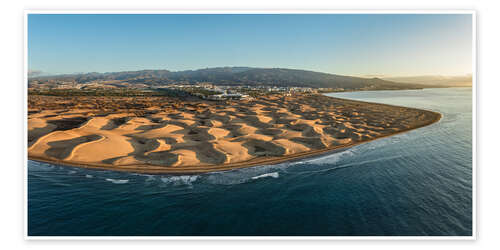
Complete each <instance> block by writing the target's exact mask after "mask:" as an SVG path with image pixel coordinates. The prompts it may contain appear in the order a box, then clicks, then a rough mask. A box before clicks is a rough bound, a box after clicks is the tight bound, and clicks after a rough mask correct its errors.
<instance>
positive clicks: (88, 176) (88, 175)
mask: <svg viewBox="0 0 500 250" xmlns="http://www.w3.org/2000/svg"><path fill="white" fill-rule="evenodd" d="M85 177H87V178H94V176H93V175H91V174H86V175H85Z"/></svg>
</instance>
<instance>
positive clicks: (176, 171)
mask: <svg viewBox="0 0 500 250" xmlns="http://www.w3.org/2000/svg"><path fill="white" fill-rule="evenodd" d="M337 99H343V98H337ZM345 100H350V99H345ZM350 101H353V100H350ZM357 102H361V101H357ZM365 103H370V102H365ZM377 104H379V105H380V103H377ZM382 105H387V106H392V107H398V106H395V105H390V104H382ZM411 109H415V110H421V109H416V108H411ZM422 111H426V112H430V113H433V114H434V115H435V116H436V117H435V119H434V120H430V121H429V122H427V123H424V124H420V125H418V126H415V127H412V128H408V129H403V130H400V131H397V132H394V133H391V134H387V135H382V136H379V137H375V138H370V139H367V140H363V141H357V142H351V143H348V144H344V145H339V146H334V147H328V148H323V149H317V150H310V151H306V152H300V153H296V154H291V155H288V156H278V157H277V156H274V157H270V156H266V157H257V158H255V159H251V160H249V161H244V162H237V163H230V164H222V165H204V166H177V167H165V166H160V165H152V164H130V165H120V166H115V165H111V164H95V163H92V164H90V163H81V162H68V161H63V160H54V159H49V158H46V157H36V156H29V154H28V160H33V161H38V162H45V163H50V164H57V165H62V166H69V167H80V168H86V169H93V170H110V171H119V172H129V173H140V174H158V175H160V174H171V175H194V174H203V173H210V172H223V171H230V170H235V169H242V168H249V167H256V166H261V165H274V164H280V163H285V162H294V161H299V160H303V159H307V158H312V157H317V156H321V155H327V154H333V153H338V152H342V151H344V150H347V149H349V148H351V147H354V146H357V145H360V144H363V143H367V142H371V141H375V140H378V139H382V138H386V137H390V136H394V135H397V134H402V133H406V132H409V131H412V130H415V129H419V128H422V127H426V126H429V125H432V124H434V123H437V122H439V121H440V120H441V118H442V117H443V115H442V114H441V113H438V112H435V111H429V110H422Z"/></svg>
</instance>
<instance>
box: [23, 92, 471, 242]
mask: <svg viewBox="0 0 500 250" xmlns="http://www.w3.org/2000/svg"><path fill="white" fill-rule="evenodd" d="M328 95H331V96H337V97H341V98H351V99H357V100H365V101H371V102H381V103H388V104H395V105H402V106H409V107H417V108H424V109H429V110H433V111H437V112H440V113H442V114H443V118H442V120H441V121H440V122H438V123H435V124H433V125H430V126H427V127H424V128H420V129H417V130H413V131H410V132H408V133H403V134H398V135H395V136H392V137H387V138H383V139H379V140H376V141H373V142H369V143H365V144H362V145H358V146H355V147H353V148H350V149H348V150H345V151H342V152H338V153H333V154H330V155H324V156H321V157H317V158H312V159H306V160H302V161H299V162H293V163H283V164H278V165H269V166H260V167H253V168H247V169H241V170H234V171H228V172H219V173H210V174H201V175H191V176H188V175H186V176H169V175H143V174H133V173H122V172H114V171H94V170H87V169H79V168H74V167H65V166H57V165H51V164H46V163H39V162H35V161H28V204H27V205H28V235H30V236H36V235H45V236H66V235H68V236H69V235H71V236H80V235H82V236H122V235H125V236H174V235H175V236H177V235H193V236H200V235H201V236H203V235H211V236H226V235H227V236H230V235H240V236H247V235H251V236H252V235H259V236H268V235H271V236H287V235H305V236H320V235H321V236H377V235H384V236H400V235H401V236H455V235H459V236H469V235H471V234H472V223H473V221H472V89H471V88H448V89H425V90H408V91H371V92H352V93H333V94H328Z"/></svg>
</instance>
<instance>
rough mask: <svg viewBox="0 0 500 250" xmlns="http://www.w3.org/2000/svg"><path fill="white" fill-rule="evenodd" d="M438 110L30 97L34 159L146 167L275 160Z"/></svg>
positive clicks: (154, 170)
mask: <svg viewBox="0 0 500 250" xmlns="http://www.w3.org/2000/svg"><path fill="white" fill-rule="evenodd" d="M440 118H441V115H440V114H439V113H436V112H431V111H426V110H419V109H414V108H407V107H397V106H391V105H384V104H376V103H367V102H359V101H352V100H345V99H339V98H332V97H327V96H324V95H320V94H295V95H292V96H283V95H267V96H262V97H259V98H256V99H253V100H240V101H207V100H179V99H175V98H170V97H91V96H89V97H78V98H76V97H55V96H36V95H35V96H29V97H28V158H29V159H32V160H37V161H44V162H51V163H57V164H64V165H71V166H80V167H86V168H96V169H110V170H119V171H130V172H140V173H151V174H159V173H171V174H186V173H204V172H212V171H222V170H229V169H235V168H244V167H249V166H256V165H263V164H274V163H279V162H284V161H289V160H294V159H299V158H304V157H309V156H313V155H318V154H323V153H327V152H329V151H332V150H340V149H342V148H346V147H351V146H354V145H357V144H359V143H363V142H367V141H371V140H374V139H378V138H381V137H386V136H390V135H394V134H397V133H401V132H405V131H408V130H412V129H416V128H419V127H423V126H426V125H429V124H432V123H434V122H436V121H438V120H439V119H440Z"/></svg>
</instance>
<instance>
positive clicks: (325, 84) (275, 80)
mask: <svg viewBox="0 0 500 250" xmlns="http://www.w3.org/2000/svg"><path fill="white" fill-rule="evenodd" d="M33 81H37V82H38V83H40V82H42V83H43V82H44V81H51V82H54V81H56V82H63V81H64V82H74V83H79V84H86V83H92V82H96V81H114V82H121V83H126V86H132V87H133V86H134V85H137V86H149V87H156V86H163V85H168V84H174V83H189V84H194V83H199V82H210V83H212V84H214V85H234V86H237V85H249V86H282V87H292V86H293V87H314V88H333V89H338V88H342V89H344V90H358V89H365V90H368V89H370V90H379V89H380V90H382V89H420V88H424V87H426V88H429V87H432V85H424V84H420V83H400V82H395V81H389V80H384V79H380V78H376V77H375V78H362V77H353V76H344V75H336V74H328V73H321V72H314V71H307V70H297V69H285V68H251V67H217V68H206V69H198V70H185V71H169V70H139V71H123V72H108V73H83V74H68V75H56V76H38V77H30V78H29V82H30V83H31V82H33ZM436 87H437V86H436Z"/></svg>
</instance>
